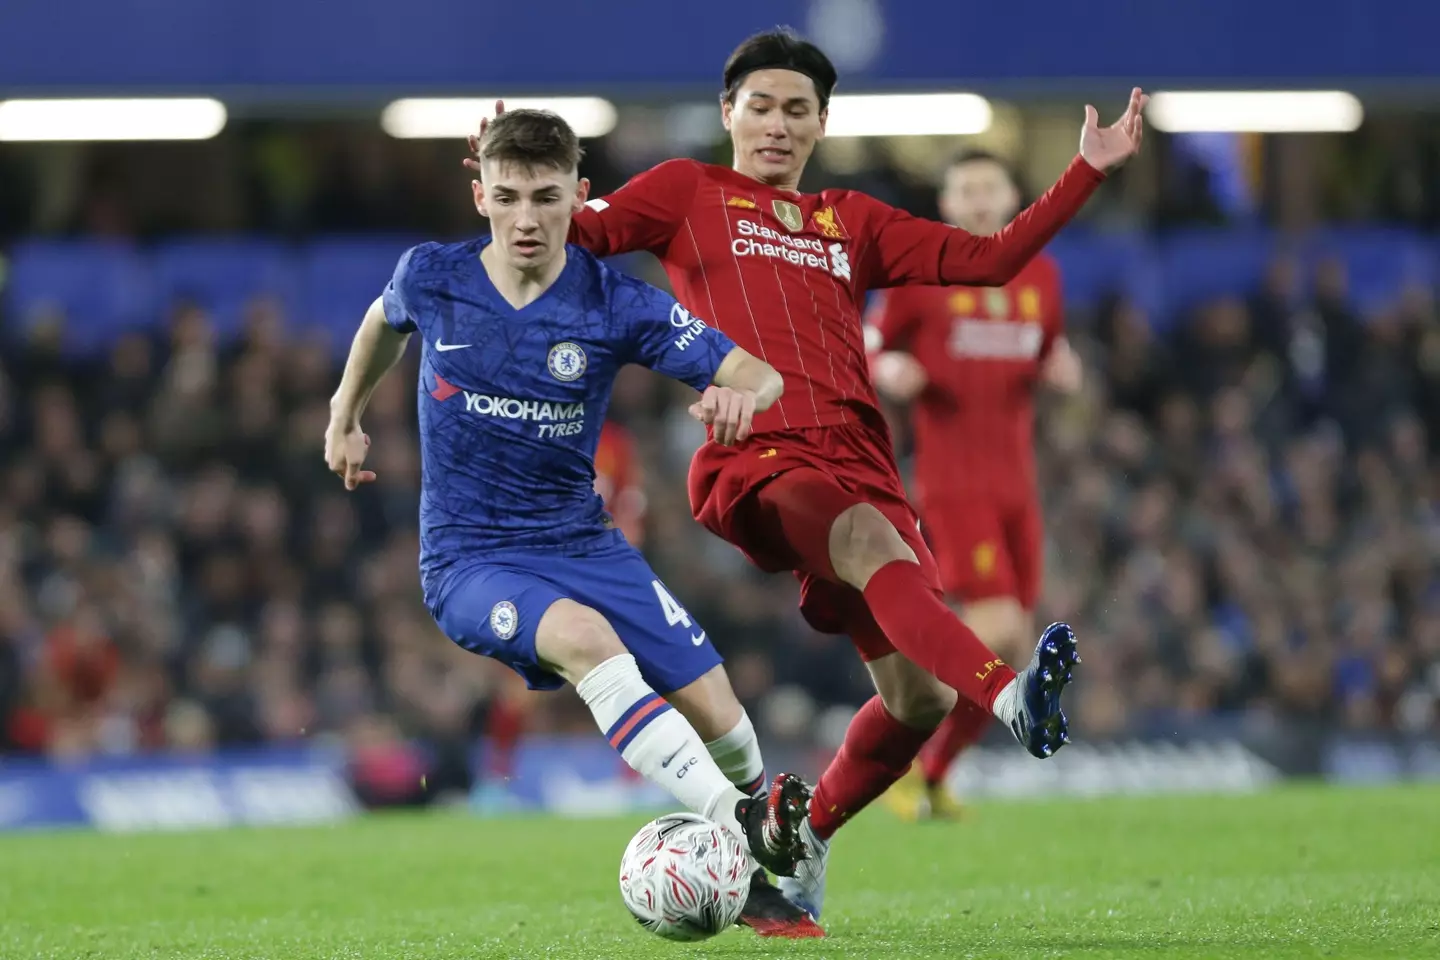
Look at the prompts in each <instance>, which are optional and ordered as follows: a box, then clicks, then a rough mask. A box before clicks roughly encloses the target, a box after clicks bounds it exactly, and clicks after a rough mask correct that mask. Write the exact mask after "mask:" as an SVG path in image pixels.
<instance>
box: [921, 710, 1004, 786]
mask: <svg viewBox="0 0 1440 960" xmlns="http://www.w3.org/2000/svg"><path fill="white" fill-rule="evenodd" d="M990 720H991V716H990V711H988V710H986V709H985V708H983V707H981V706H980V705H979V704H975V703H971V702H970V701H969V700H966V699H965V698H964V697H961V698H960V700H959V701H958V702H957V703H956V704H955V709H954V710H951V711H950V714H949V716H947V717H946V718H945V720H944V722H942V723H941V724H940V729H938V730H936V731H935V735H934V736H932V737H931V738H930V739H929V740H928V741H926V743H925V746H924V747H923V748H922V749H921V751H920V769H921V771H922V772H924V774H925V782H926V783H928V784H930V785H931V786H934V785H935V784H937V783H940V782H941V781H943V780H944V779H945V774H947V773H949V772H950V765H951V764H952V763H954V762H955V758H956V757H958V756H960V754H961V753H963V752H964V750H965V748H966V747H968V746H970V745H971V744H973V743H975V741H977V740H979V739H980V737H981V736H982V735H983V734H984V733H985V728H986V727H988V726H990Z"/></svg>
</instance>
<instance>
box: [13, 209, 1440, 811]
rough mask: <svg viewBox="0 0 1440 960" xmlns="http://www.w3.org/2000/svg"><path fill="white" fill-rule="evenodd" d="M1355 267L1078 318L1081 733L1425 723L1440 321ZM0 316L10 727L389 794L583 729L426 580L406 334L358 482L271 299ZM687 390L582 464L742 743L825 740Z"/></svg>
mask: <svg viewBox="0 0 1440 960" xmlns="http://www.w3.org/2000/svg"><path fill="white" fill-rule="evenodd" d="M881 192H882V193H883V192H884V191H883V190H882V191H881ZM337 203H339V202H338V201H337ZM339 206H340V207H343V206H344V204H343V203H339ZM649 278H650V279H657V277H655V276H653V275H651V276H649ZM383 279H384V278H377V291H378V286H379V284H380V283H383ZM1345 283H1346V278H1345V275H1344V271H1343V269H1341V268H1340V267H1338V266H1335V265H1330V266H1328V267H1327V268H1325V269H1323V270H1321V271H1320V272H1319V274H1318V275H1317V276H1316V278H1315V279H1314V281H1313V283H1312V282H1310V281H1308V280H1306V279H1304V278H1302V275H1301V273H1300V271H1299V270H1298V269H1297V268H1296V266H1295V265H1294V264H1292V263H1290V262H1288V261H1284V260H1281V261H1278V262H1276V263H1275V264H1274V265H1273V267H1272V269H1271V271H1270V274H1269V277H1268V279H1267V281H1266V283H1265V285H1264V286H1263V288H1261V289H1257V290H1254V291H1250V292H1249V295H1248V296H1240V297H1236V298H1233V299H1225V300H1218V301H1215V302H1212V303H1209V304H1206V305H1204V306H1203V307H1202V308H1201V309H1199V310H1197V311H1196V312H1195V313H1194V314H1193V315H1192V316H1190V317H1189V318H1187V319H1186V320H1185V322H1183V323H1179V324H1176V325H1174V326H1172V327H1166V328H1160V327H1157V326H1156V325H1152V324H1151V323H1150V322H1149V319H1148V318H1147V317H1146V316H1145V314H1144V312H1143V309H1142V308H1141V307H1140V306H1138V305H1137V304H1136V303H1134V302H1130V301H1127V300H1125V299H1123V298H1119V297H1117V298H1116V299H1114V300H1113V301H1112V302H1110V303H1109V304H1107V305H1106V306H1105V307H1104V308H1103V309H1101V310H1099V311H1098V312H1097V313H1096V314H1095V315H1094V316H1076V317H1074V318H1072V322H1071V336H1072V342H1074V343H1075V345H1076V347H1077V349H1078V350H1079V351H1080V353H1081V354H1082V356H1083V357H1084V359H1085V361H1086V366H1087V378H1086V386H1085V389H1084V390H1083V391H1082V393H1081V394H1080V396H1079V397H1077V398H1074V399H1072V400H1068V401H1065V402H1063V403H1062V402H1059V401H1050V402H1046V403H1044V404H1042V409H1041V413H1040V416H1039V419H1038V428H1037V440H1038V444H1039V451H1040V462H1041V476H1042V488H1043V493H1044V500H1045V505H1046V512H1047V534H1048V536H1047V550H1046V565H1047V575H1046V584H1045V590H1044V595H1043V598H1042V602H1041V609H1040V611H1039V615H1040V617H1041V618H1042V621H1041V622H1047V620H1048V619H1065V620H1068V621H1070V622H1071V623H1073V624H1074V625H1075V626H1076V628H1077V630H1078V631H1079V634H1080V636H1081V638H1082V642H1083V643H1084V651H1083V652H1084V658H1085V662H1084V666H1083V668H1082V675H1081V677H1080V679H1079V681H1078V683H1077V687H1076V690H1075V693H1076V694H1077V696H1076V697H1075V699H1074V701H1073V702H1074V704H1075V706H1074V708H1073V710H1072V711H1071V712H1072V717H1073V722H1074V725H1075V729H1076V731H1077V732H1078V733H1079V735H1080V736H1081V737H1090V738H1099V737H1105V736H1109V735H1116V734H1122V733H1125V732H1127V731H1134V730H1137V729H1147V728H1154V729H1174V728H1175V726H1176V725H1177V724H1183V723H1186V722H1193V721H1199V720H1204V719H1205V718H1210V717H1214V716H1217V715H1225V714H1235V713H1249V714H1265V715H1277V716H1290V717H1297V718H1306V719H1320V720H1325V721H1330V722H1336V723H1340V724H1343V725H1346V726H1349V727H1352V728H1358V729H1367V730H1368V729H1387V730H1388V729H1421V728H1434V727H1436V725H1437V722H1440V719H1437V718H1440V710H1437V699H1440V576H1437V569H1440V567H1437V562H1436V560H1437V556H1440V522H1437V516H1436V513H1435V502H1436V487H1435V484H1436V482H1437V480H1440V476H1437V474H1436V471H1435V470H1434V467H1433V463H1434V462H1435V461H1434V459H1433V455H1434V453H1435V452H1436V450H1437V447H1440V316H1437V312H1436V307H1435V303H1434V301H1433V299H1432V297H1431V295H1430V293H1429V292H1428V291H1425V290H1419V289H1416V290H1411V291H1407V292H1405V294H1404V296H1402V297H1400V298H1399V300H1398V301H1397V306H1396V307H1395V308H1394V309H1392V310H1389V311H1387V312H1386V313H1384V314H1383V315H1379V316H1368V317H1361V316H1357V315H1356V314H1355V312H1354V311H1353V310H1352V309H1351V308H1350V307H1349V306H1347V305H1346V303H1347V301H1346V298H1345V296H1344V293H1345V290H1344V288H1345ZM10 319H11V320H12V321H15V322H12V323H11V324H10V326H9V327H8V328H7V333H8V338H7V339H6V341H5V342H6V347H5V350H4V353H3V355H0V752H6V753H20V754H46V755H50V756H55V757H73V756H84V755H90V754H95V753H111V754H113V753H120V754H123V753H128V752H134V751H147V750H156V749H160V748H167V749H174V750H192V751H195V750H201V751H203V750H209V749H212V748H214V747H215V746H217V745H232V744H249V743H255V742H260V741H280V742H284V741H294V740H298V739H301V738H313V737H316V736H331V737H336V738H339V739H343V740H344V741H346V742H348V743H350V744H351V745H352V746H353V747H354V748H355V749H356V751H357V753H358V754H361V755H364V754H365V753H366V752H367V751H370V752H373V753H374V755H375V756H377V757H381V758H383V760H384V762H380V763H377V764H376V765H375V767H374V771H373V778H372V779H373V783H372V786H373V787H374V789H375V790H377V791H380V792H384V791H385V790H386V789H387V784H391V783H402V782H413V781H414V777H413V770H412V769H411V767H410V766H408V764H411V763H412V762H413V763H418V762H419V761H418V760H413V758H410V755H408V754H405V753H404V752H403V751H397V750H396V749H394V748H395V745H396V744H398V743H400V742H401V740H402V739H405V738H416V739H419V740H421V741H423V742H425V743H427V744H428V745H429V747H430V749H431V750H432V751H433V752H434V753H435V754H436V757H437V758H438V760H437V761H436V765H435V766H433V767H432V768H431V769H432V770H438V771H440V773H439V774H438V776H440V777H441V778H442V779H443V778H444V777H446V776H449V777H451V778H452V779H453V782H456V783H460V782H463V780H464V778H465V776H466V774H465V768H466V751H467V745H468V744H469V743H471V742H472V741H473V738H474V737H475V736H476V735H478V734H481V733H488V734H490V735H491V736H495V737H498V738H501V739H502V740H504V739H513V738H514V737H515V736H516V735H518V734H519V732H520V731H522V730H526V731H561V730H571V729H573V730H583V731H588V730H589V729H590V726H591V724H590V719H589V717H588V715H587V714H586V713H585V712H584V711H583V710H582V709H580V706H579V704H578V701H576V700H575V699H574V698H573V696H572V695H571V694H569V693H560V694H550V695H538V696H535V695H529V694H527V693H526V692H525V691H524V690H523V688H522V686H521V685H520V684H519V682H518V680H517V679H516V678H515V677H513V676H512V675H510V674H509V673H508V671H506V670H505V669H504V668H503V667H498V666H497V665H495V664H492V663H490V662H488V661H483V660H481V659H480V658H476V657H473V656H470V655H468V654H465V653H463V652H462V651H460V650H458V649H456V648H455V647H453V646H452V645H451V644H450V643H449V642H448V641H446V640H445V639H444V638H443V637H442V636H441V635H440V634H439V632H438V631H437V630H436V628H435V627H434V626H433V624H432V623H431V621H430V619H429V616H428V614H427V613H426V611H425V609H424V607H423V605H422V604H421V602H420V597H419V586H418V579H417V572H416V551H417V539H416V530H415V520H416V513H417V505H418V500H417V486H418V481H419V476H418V463H419V461H418V457H417V451H416V441H415V431H414V389H415V384H414V351H413V348H412V353H411V356H410V357H409V358H408V361H407V363H406V365H405V367H404V373H403V375H402V376H392V377H391V378H390V379H389V380H387V382H386V383H385V384H384V385H383V386H382V387H381V389H380V391H379V392H378V393H377V395H376V397H375V399H374V401H373V403H372V405H371V407H370V411H369V413H368V414H367V416H366V418H365V427H366V429H367V431H368V432H369V434H370V436H371V438H372V441H373V445H372V462H373V464H374V468H375V469H376V471H377V473H378V475H379V480H378V481H377V482H376V483H375V484H373V485H370V486H368V487H365V488H362V489H361V490H359V491H357V492H356V493H354V494H347V493H345V491H344V490H343V488H342V486H341V484H340V482H339V481H338V479H337V478H335V477H334V476H333V475H331V474H329V473H328V472H327V471H326V468H325V464H324V463H323V460H322V456H321V448H322V440H323V435H324V430H325V424H326V420H327V415H328V408H327V403H328V398H329V396H330V394H331V392H332V391H333V389H334V387H335V384H336V382H337V378H338V368H337V366H336V354H335V352H334V350H333V349H331V346H330V345H327V344H326V343H324V342H322V341H319V340H311V339H309V338H307V337H306V336H304V335H303V333H300V332H298V331H299V330H300V328H301V327H302V326H303V318H296V317H286V316H284V315H283V313H282V312H281V310H280V309H279V307H278V306H277V305H276V304H274V303H272V302H268V301H266V300H264V299H257V300H256V301H255V302H254V303H253V304H252V305H251V307H250V309H249V312H248V316H247V318H246V324H245V333H244V336H243V338H242V339H241V340H240V341H239V342H236V343H228V342H221V341H219V340H218V339H217V337H216V336H215V334H214V331H213V328H212V325H211V322H210V319H209V317H208V316H207V314H206V312H205V310H204V308H203V307H202V306H200V305H197V304H191V303H177V304H174V305H173V310H172V312H171V314H170V315H169V317H168V318H167V319H166V321H165V322H163V323H160V324H157V326H156V327H155V328H154V330H155V335H153V336H152V335H150V334H147V333H138V332H137V333H132V334H128V335H126V336H124V337H123V338H122V339H120V340H119V341H118V342H117V343H116V345H115V346H114V348H113V349H112V350H111V351H110V353H109V354H108V355H107V356H102V357H96V358H93V359H91V360H87V361H76V360H73V359H65V358H64V357H63V356H62V351H61V345H62V344H63V342H64V335H65V334H64V318H63V317H58V316H57V317H51V318H49V320H48V321H47V322H41V323H32V322H30V321H31V320H32V319H33V318H27V319H26V325H25V326H24V327H23V331H24V335H23V338H22V339H17V338H16V335H15V331H16V330H17V329H20V326H19V324H18V318H10ZM356 319H357V322H358V319H359V318H358V316H357V318H356ZM1162 329H1163V330H1164V331H1168V332H1157V330H1162ZM685 393H686V388H683V387H677V386H675V385H673V384H669V383H666V382H663V381H661V380H659V379H658V378H656V377H654V376H652V375H650V374H649V373H647V372H645V371H642V370H638V369H632V370H628V371H626V373H625V374H624V375H623V376H622V379H621V382H620V384H619V385H618V387H617V391H616V395H615V399H614V403H613V406H612V410H611V418H612V424H611V425H610V427H609V429H610V431H611V435H610V437H609V441H608V442H610V443H611V444H613V447H612V449H613V450H615V451H618V453H616V455H615V457H613V458H610V457H607V462H606V463H605V464H602V467H603V469H604V470H605V472H606V476H605V477H604V478H602V483H603V484H605V485H606V486H605V489H606V490H607V492H608V493H610V494H611V498H612V500H619V499H622V498H623V499H624V506H623V510H624V511H625V513H626V517H625V523H626V524H627V525H628V526H630V527H631V529H632V530H634V531H635V535H636V536H637V537H642V538H643V545H644V547H645V550H646V552H647V553H648V554H649V555H650V557H651V560H652V562H653V563H654V565H655V566H656V568H657V569H658V570H659V571H660V572H661V574H662V575H663V576H665V577H666V579H667V582H668V583H669V585H670V586H671V588H672V590H673V592H674V593H675V595H676V596H677V597H679V598H680V599H681V600H682V602H684V603H685V604H686V605H687V607H688V608H689V609H690V611H691V613H692V614H693V615H695V616H696V617H697V618H698V619H699V622H701V623H703V624H704V625H705V626H706V628H707V630H708V631H709V633H710V635H711V636H712V637H713V638H714V639H715V641H716V643H717V645H718V646H719V648H720V649H721V650H722V652H723V653H725V654H726V656H727V658H728V661H729V669H730V672H731V676H732V679H733V681H734V683H735V686H736V689H737V691H738V692H739V694H740V695H741V697H742V699H743V700H744V701H745V702H746V704H747V706H748V707H749V709H750V710H751V712H752V715H753V716H755V717H756V719H757V722H758V723H759V724H760V726H761V729H762V735H763V736H770V737H777V738H792V739H804V738H806V737H810V736H813V735H814V734H815V731H816V730H817V725H816V724H815V723H814V722H813V721H814V720H815V719H816V718H817V717H818V716H819V715H820V714H819V711H823V710H825V709H828V708H838V709H837V715H842V716H843V710H844V709H845V708H848V707H853V706H855V705H858V704H859V703H861V702H863V700H864V699H865V698H866V697H867V696H868V692H869V682H868V678H867V676H866V675H865V673H864V670H863V668H862V667H861V666H860V664H859V662H858V660H857V659H856V657H855V656H854V655H853V653H852V652H851V650H850V647H849V645H848V643H847V642H846V641H845V640H843V639H841V638H833V637H824V636H820V635H817V634H815V633H813V632H812V631H810V630H809V629H808V628H807V627H806V626H805V625H804V624H803V622H802V621H801V620H800V619H799V617H798V615H797V613H796V612H795V609H794V595H795V584H794V583H793V581H791V580H790V579H788V578H785V577H770V578H766V577H763V576H761V575H759V574H756V573H755V572H754V571H753V570H752V569H751V568H750V567H749V566H748V565H747V564H746V563H744V561H743V559H742V558H741V557H740V556H739V554H738V553H736V552H735V551H734V550H733V549H732V548H730V547H729V546H727V545H726V544H724V543H722V542H720V541H719V540H717V539H715V538H713V537H711V536H709V535H708V534H707V533H705V532H704V531H703V530H702V529H701V528H700V527H699V526H698V525H697V524H695V523H694V522H693V521H692V520H691V518H690V515H689V510H688V507H687V504H686V498H685V484H684V474H685V467H686V465H687V463H688V459H689V455H690V453H691V451H692V450H693V449H694V447H695V446H696V445H697V444H698V443H699V442H700V441H701V440H703V431H702V430H701V428H699V427H698V425H696V424H695V423H693V422H692V421H690V420H689V419H688V418H687V417H686V415H685V403H684V402H683V401H684V394H685ZM890 413H891V415H892V421H893V423H894V425H895V428H896V434H897V443H898V444H899V447H900V449H901V450H902V453H903V451H905V449H906V428H905V422H904V414H903V411H897V410H892V411H890ZM627 460H629V461H633V462H629V463H628V464H627V462H626V461H627ZM627 476H628V477H631V478H636V479H631V480H627V479H625V478H626V477H627ZM625 488H629V489H625ZM820 726H822V727H824V728H825V729H829V728H830V727H829V725H820ZM836 729H843V728H840V727H837V728H836ZM447 771H448V773H447ZM432 776H436V774H434V773H432Z"/></svg>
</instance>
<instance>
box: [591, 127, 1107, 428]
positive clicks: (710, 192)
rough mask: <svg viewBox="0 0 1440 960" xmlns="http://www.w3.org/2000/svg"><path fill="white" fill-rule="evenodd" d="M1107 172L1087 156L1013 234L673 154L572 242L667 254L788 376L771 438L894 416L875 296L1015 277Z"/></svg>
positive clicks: (708, 303)
mask: <svg viewBox="0 0 1440 960" xmlns="http://www.w3.org/2000/svg"><path fill="white" fill-rule="evenodd" d="M1103 179H1104V174H1102V173H1100V172H1099V171H1097V170H1096V169H1095V168H1094V167H1092V166H1090V165H1089V164H1088V163H1086V162H1085V160H1084V159H1083V158H1081V157H1078V156H1077V157H1076V158H1075V160H1074V161H1072V162H1071V164H1070V166H1069V167H1068V168H1067V169H1066V171H1065V174H1064V175H1063V176H1062V177H1061V178H1060V179H1059V180H1058V181H1057V182H1056V183H1055V185H1054V186H1053V187H1051V188H1050V190H1049V191H1047V192H1046V194H1045V195H1044V196H1043V197H1041V198H1040V199H1039V200H1038V201H1036V202H1035V203H1034V204H1033V205H1031V206H1030V207H1029V208H1028V209H1026V210H1025V211H1024V212H1022V213H1021V214H1020V215H1019V216H1018V217H1016V218H1015V220H1014V221H1012V222H1011V223H1010V225H1009V226H1007V227H1006V228H1005V229H1004V230H1003V231H1001V232H1000V233H998V234H996V235H995V236H993V237H977V236H974V235H973V234H969V233H966V232H965V231H963V230H959V229H956V228H954V227H950V226H947V225H945V224H943V223H937V222H935V221H933V220H922V219H920V218H919V217H915V216H912V215H910V214H908V213H905V212H903V211H901V210H897V209H895V208H894V207H891V206H888V205H886V204H884V203H881V202H880V201H879V200H876V199H874V198H873V197H869V196H866V195H865V194H863V193H856V192H855V191H852V190H826V191H823V192H821V193H818V194H801V193H794V192H791V191H788V190H780V189H777V188H774V187H770V186H767V185H766V184H763V183H760V182H759V181H758V180H754V179H752V178H750V177H747V176H745V175H744V174H741V173H739V172H737V171H735V170H731V169H730V168H728V167H721V166H716V165H713V164H706V163H700V162H698V161H695V160H669V161H666V162H665V163H662V164H660V165H659V166H657V167H654V168H652V169H650V170H648V171H646V172H644V173H642V174H639V175H638V176H636V177H634V178H633V179H632V180H630V182H628V183H627V184H625V185H624V186H623V187H621V188H620V189H619V190H617V191H616V192H614V193H612V194H610V195H609V196H607V197H605V198H604V199H603V200H592V201H591V202H590V204H588V205H587V207H586V209H584V210H582V211H581V212H580V213H579V214H578V215H577V216H576V217H575V222H574V225H573V227H572V228H571V233H570V240H571V242H573V243H577V244H580V245H581V246H584V247H587V248H588V249H589V250H591V251H592V252H594V253H595V254H597V255H599V256H602V257H603V256H612V255H615V254H619V253H627V252H631V251H637V250H647V251H649V252H651V253H653V254H654V255H655V256H656V257H658V258H659V260H660V262H661V263H662V264H663V266H664V267H665V271H666V273H667V274H668V275H669V277H670V282H671V284H672V285H673V287H674V290H675V296H676V299H678V300H679V301H680V303H681V304H682V305H683V306H684V307H685V309H686V310H688V311H689V312H690V313H692V314H694V315H695V316H697V317H701V318H703V319H705V320H706V321H708V322H709V323H711V324H712V325H714V326H716V327H718V328H719V329H720V330H721V331H723V332H724V333H726V334H727V335H729V336H730V338H731V339H732V340H734V341H735V342H736V343H737V344H738V345H740V346H741V347H744V348H745V349H746V350H748V351H749V352H750V353H752V354H754V355H755V356H757V357H760V358H761V359H763V360H765V361H767V362H768V363H769V364H770V365H771V366H773V367H774V368H775V369H776V370H778V371H779V372H780V374H781V376H783V377H784V378H785V395H784V396H783V397H781V398H780V401H779V402H778V403H776V404H775V406H773V407H772V408H770V409H769V410H767V411H766V412H765V413H762V414H760V415H759V416H757V417H756V418H755V430H756V432H757V433H758V432H764V431H767V430H778V429H786V428H792V427H811V426H827V425H830V424H836V423H846V422H853V421H860V420H863V421H866V422H880V418H879V413H878V402H877V400H876V396H875V391H874V388H873V387H872V386H871V383H870V371H869V367H868V363H867V359H866V354H865V343H864V334H863V330H862V326H861V319H862V318H861V312H862V307H863V304H864V302H865V292H866V291H867V290H872V289H879V288H884V287H895V286H901V285H904V284H939V283H973V284H987V285H988V284H999V283H1004V282H1006V281H1007V280H1009V279H1010V278H1011V277H1012V276H1013V275H1014V274H1015V272H1016V271H1017V270H1019V269H1020V268H1021V267H1022V266H1023V265H1024V264H1025V263H1026V262H1027V261H1028V260H1030V258H1031V257H1033V256H1034V255H1035V254H1036V253H1038V252H1039V251H1040V249H1041V248H1042V247H1044V245H1045V244H1046V243H1047V242H1049V240H1050V238H1051V237H1052V236H1054V234H1055V233H1056V231H1058V230H1059V229H1060V227H1061V226H1063V225H1064V224H1065V222H1066V221H1068V220H1069V219H1070V218H1071V217H1072V216H1074V215H1075V214H1076V213H1077V212H1078V211H1079V210H1080V208H1081V207H1082V206H1083V205H1084V203H1085V201H1086V200H1087V199H1088V198H1089V197H1090V195H1091V194H1092V193H1093V192H1094V191H1095V188H1096V187H1097V186H1098V185H1099V184H1100V183H1101V182H1102V181H1103ZM682 319H683V318H682ZM683 336H684V329H683V328H677V330H676V337H677V340H678V339H680V338H682V337H683Z"/></svg>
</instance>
